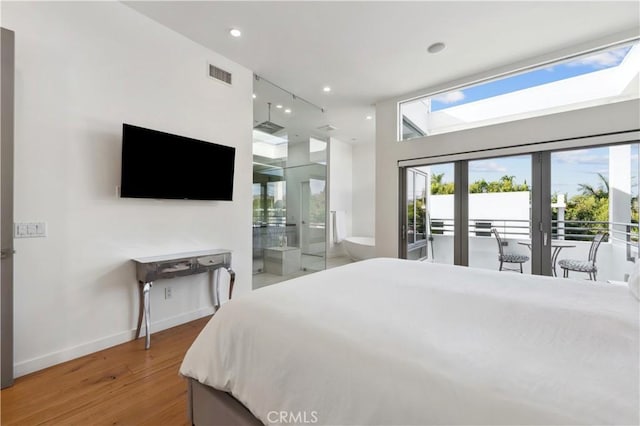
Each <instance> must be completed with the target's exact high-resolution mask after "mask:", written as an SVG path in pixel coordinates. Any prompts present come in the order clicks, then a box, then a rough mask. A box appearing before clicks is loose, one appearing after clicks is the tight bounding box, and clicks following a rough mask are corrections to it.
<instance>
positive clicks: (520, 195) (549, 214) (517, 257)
mask: <svg viewBox="0 0 640 426" xmlns="http://www.w3.org/2000/svg"><path fill="white" fill-rule="evenodd" d="M613 137H615V138H617V139H618V140H624V139H627V141H625V142H617V143H609V144H599V143H595V142H598V141H601V140H602V138H601V137H593V138H591V139H594V140H595V142H593V143H590V144H589V143H585V141H582V140H581V141H579V142H581V143H583V144H584V145H582V146H579V147H569V148H562V147H559V148H558V149H549V150H547V151H539V152H531V153H525V154H518V155H504V156H495V157H489V156H485V157H483V158H466V159H461V160H457V161H455V162H454V163H448V165H449V166H450V169H451V170H450V171H449V173H448V176H449V177H448V178H447V177H446V176H447V174H446V173H445V174H443V173H442V167H444V165H443V164H439V163H435V162H434V163H422V164H415V162H414V163H413V164H411V165H410V166H403V165H402V164H401V173H400V177H401V182H402V185H404V186H403V192H402V193H403V194H405V195H406V196H405V197H403V202H404V204H403V205H402V206H401V209H400V211H401V217H400V218H401V226H403V228H402V230H403V232H402V233H401V236H402V241H401V244H400V252H399V255H400V257H403V258H410V259H416V258H421V257H416V256H411V255H410V253H411V249H412V247H413V246H412V245H414V246H415V244H416V241H417V238H416V232H417V231H418V230H419V229H421V228H420V227H418V226H416V219H415V212H416V210H417V209H416V206H420V207H424V210H425V216H424V220H426V222H427V223H426V225H425V226H424V228H425V230H426V231H425V232H426V240H427V241H428V248H429V252H428V254H429V256H428V258H429V259H430V260H431V261H436V262H442V263H454V264H457V265H465V266H473V267H476V268H486V269H496V270H497V269H500V268H504V269H514V270H516V271H518V272H520V271H521V270H522V272H524V273H532V274H537V275H549V276H558V277H562V276H563V275H564V273H567V274H568V275H569V276H570V277H571V278H578V279H579V278H585V279H593V278H595V274H593V275H589V274H585V273H584V272H582V271H581V270H580V269H577V270H576V269H569V268H565V266H566V265H568V264H571V261H575V262H591V264H595V263H596V262H597V279H598V280H599V281H607V280H614V281H618V280H619V281H622V280H624V279H625V275H626V274H628V273H629V272H630V271H631V269H632V267H633V263H634V262H635V261H636V258H637V257H638V252H639V249H640V237H639V235H638V229H639V227H638V187H639V184H638V176H639V175H640V159H639V153H640V145H639V144H638V139H637V134H636V133H635V132H633V133H632V132H630V133H629V135H627V134H622V135H618V134H616V135H612V136H610V137H609V138H613ZM589 142H591V141H589ZM416 170H417V171H420V172H422V173H424V174H426V179H427V182H429V184H428V187H429V189H428V190H427V191H426V197H425V201H424V202H421V203H419V202H418V201H419V200H420V198H419V197H417V193H416V188H415V179H416V176H417V174H416ZM409 180H411V182H409ZM454 182H455V185H454ZM418 192H419V191H418ZM445 205H448V206H449V208H448V209H444V208H443V206H445ZM418 211H419V210H418ZM447 228H448V229H449V231H448V232H447ZM443 234H448V236H447V235H443ZM496 234H498V236H499V237H500V238H501V240H500V241H498V239H497V238H496ZM600 234H606V237H605V239H604V240H603V242H602V243H601V244H600V245H599V246H596V245H595V243H594V241H597V240H598V238H596V237H597V236H598V235H600ZM451 246H453V247H452V248H451ZM598 249H599V250H598ZM501 252H502V253H503V254H508V255H513V256H509V260H510V262H504V263H505V264H504V265H501V264H500V261H499V253H501ZM434 253H435V254H436V255H435V256H434ZM438 254H440V258H438ZM443 255H444V257H443ZM444 258H446V259H447V260H448V261H444V262H443V259H444ZM575 262H574V263H575ZM509 263H510V264H509ZM521 266H522V269H520V267H521ZM567 269H569V271H567Z"/></svg>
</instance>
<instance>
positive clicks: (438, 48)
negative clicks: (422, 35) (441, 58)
mask: <svg viewBox="0 0 640 426" xmlns="http://www.w3.org/2000/svg"><path fill="white" fill-rule="evenodd" d="M444 48H445V45H444V43H442V42H437V43H433V44H432V45H431V46H429V47H428V48H427V51H429V53H438V52H441V51H442V50H443V49H444Z"/></svg>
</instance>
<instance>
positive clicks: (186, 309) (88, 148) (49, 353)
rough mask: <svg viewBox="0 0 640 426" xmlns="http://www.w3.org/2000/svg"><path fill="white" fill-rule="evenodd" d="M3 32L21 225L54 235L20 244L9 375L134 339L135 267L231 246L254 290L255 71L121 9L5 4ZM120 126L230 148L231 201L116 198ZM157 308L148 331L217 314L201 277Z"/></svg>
mask: <svg viewBox="0 0 640 426" xmlns="http://www.w3.org/2000/svg"><path fill="white" fill-rule="evenodd" d="M2 26H3V27H6V28H9V29H11V30H13V31H15V34H16V87H15V95H16V123H15V134H16V135H15V220H16V221H17V222H27V221H43V222H47V226H48V236H47V238H39V239H17V240H16V241H15V247H16V250H17V253H16V256H15V301H14V306H15V362H16V366H15V370H16V371H15V372H16V375H17V376H20V375H23V374H25V373H28V372H31V371H34V370H38V369H40V368H43V367H46V366H49V365H52V364H55V363H58V362H61V361H65V360H68V359H71V358H73V357H77V356H80V355H83V354H86V353H90V352H93V351H96V350H99V349H102V348H105V347H108V346H111V345H114V344H117V343H121V342H124V341H127V340H130V339H131V338H132V331H133V329H134V328H135V325H136V320H137V306H138V294H137V283H136V279H135V270H134V265H133V263H132V262H131V261H130V260H129V259H130V258H132V257H135V256H145V255H153V254H162V253H170V252H177V251H184V250H195V249H205V248H210V247H212V248H228V249H231V250H233V268H234V269H235V270H236V272H237V282H236V285H237V286H236V293H235V294H236V295H241V294H242V293H245V292H248V291H249V290H250V288H251V167H252V166H251V164H252V163H251V126H252V99H251V93H252V74H251V72H250V71H249V70H247V69H245V68H243V67H241V66H239V65H237V64H235V63H233V62H231V61H229V60H227V59H225V58H223V57H221V56H220V55H218V54H216V53H214V52H211V51H209V50H207V49H205V48H203V47H202V46H200V45H198V44H195V43H194V42H192V41H190V40H188V39H186V38H185V37H183V36H181V35H179V34H177V33H175V32H173V31H171V30H169V29H167V28H165V27H163V26H161V25H159V24H157V23H155V22H153V21H151V20H150V19H148V18H146V17H144V16H142V15H140V14H139V13H137V12H135V11H134V10H132V9H130V8H129V7H127V6H124V5H123V4H121V3H119V2H71V3H57V2H55V3H54V2H52V3H48V2H44V3H25V2H3V3H2ZM208 61H211V62H212V63H213V64H215V65H217V66H219V67H222V68H223V69H226V70H228V71H230V72H232V73H233V78H234V84H233V87H229V86H226V85H224V84H221V83H218V82H216V81H214V80H211V79H210V78H208V77H207V76H206V71H207V62H208ZM123 122H128V123H132V124H137V125H140V126H144V127H149V128H154V129H158V130H163V131H167V132H171V133H177V134H181V135H185V136H189V137H193V138H198V139H203V140H207V141H211V142H216V143H220V144H225V145H231V146H235V147H236V149H237V150H236V175H235V188H234V201H233V202H200V201H178V200H164V201H159V200H143V199H120V198H118V197H117V196H116V186H117V185H119V182H120V150H121V127H122V123H123ZM167 285H171V286H172V287H173V298H172V299H169V300H164V294H163V293H164V291H163V288H164V287H165V286H167ZM151 299H152V327H153V329H154V330H156V331H157V330H160V329H162V328H166V327H170V326H173V325H175V324H178V323H181V322H185V321H188V320H191V319H193V318H197V317H200V316H202V315H205V314H208V313H211V312H212V308H211V301H210V297H209V292H208V287H207V276H206V274H204V275H199V276H193V277H184V278H179V279H174V280H164V281H158V282H156V283H155V285H154V288H153V290H152V295H151ZM142 344H143V343H142V341H141V342H140V345H142ZM153 348H154V347H153V340H152V346H151V351H153Z"/></svg>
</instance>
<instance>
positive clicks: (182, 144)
mask: <svg viewBox="0 0 640 426" xmlns="http://www.w3.org/2000/svg"><path fill="white" fill-rule="evenodd" d="M235 155H236V149H235V148H233V147H229V146H224V145H218V144H215V143H210V142H205V141H201V140H197V139H191V138H187V137H184V136H178V135H172V134H169V133H164V132H159V131H157V130H151V129H145V128H143V127H138V126H132V125H130V124H123V125H122V175H121V187H120V196H121V197H131V198H169V199H186V200H228V201H231V200H232V198H233V172H234V162H235Z"/></svg>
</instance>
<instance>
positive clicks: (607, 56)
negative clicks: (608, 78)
mask: <svg viewBox="0 0 640 426" xmlns="http://www.w3.org/2000/svg"><path fill="white" fill-rule="evenodd" d="M628 51H629V48H628V47H621V48H620V49H616V50H610V51H608V52H601V53H598V54H596V55H591V56H586V57H584V58H580V59H577V60H575V61H571V62H567V65H568V66H570V67H577V66H584V65H586V66H591V67H593V68H596V69H597V68H607V67H612V66H616V65H618V64H619V63H620V62H622V60H623V59H624V57H625V56H626V54H627V52H628Z"/></svg>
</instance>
